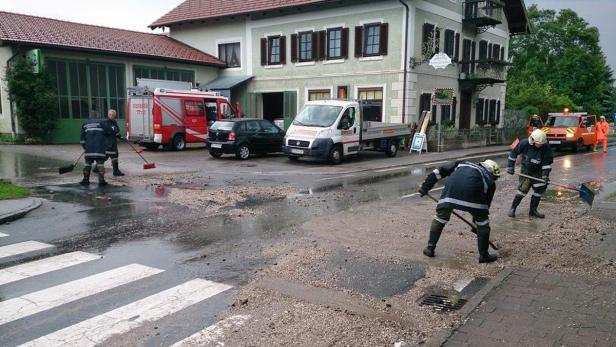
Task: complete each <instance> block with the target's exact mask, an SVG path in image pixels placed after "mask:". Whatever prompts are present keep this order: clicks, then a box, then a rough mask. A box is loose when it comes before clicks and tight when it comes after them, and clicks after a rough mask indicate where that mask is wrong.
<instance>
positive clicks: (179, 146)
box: [171, 134, 186, 151]
mask: <svg viewBox="0 0 616 347" xmlns="http://www.w3.org/2000/svg"><path fill="white" fill-rule="evenodd" d="M185 148H186V140H185V139H184V135H180V134H177V135H175V136H174V137H173V139H172V140H171V149H173V150H174V151H183V150H184V149H185Z"/></svg>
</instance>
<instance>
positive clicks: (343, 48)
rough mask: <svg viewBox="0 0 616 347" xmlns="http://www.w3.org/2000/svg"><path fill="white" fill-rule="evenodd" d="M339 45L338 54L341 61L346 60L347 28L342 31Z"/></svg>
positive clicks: (347, 50) (347, 48) (347, 54)
mask: <svg viewBox="0 0 616 347" xmlns="http://www.w3.org/2000/svg"><path fill="white" fill-rule="evenodd" d="M340 45H341V47H340V49H341V51H340V54H341V55H342V59H346V58H348V57H349V28H343V29H342V40H341V43H340Z"/></svg>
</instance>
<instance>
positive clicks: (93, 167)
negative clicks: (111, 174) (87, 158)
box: [92, 163, 98, 174]
mask: <svg viewBox="0 0 616 347" xmlns="http://www.w3.org/2000/svg"><path fill="white" fill-rule="evenodd" d="M92 172H93V173H95V174H98V164H97V163H94V165H92Z"/></svg>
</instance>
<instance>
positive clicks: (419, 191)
mask: <svg viewBox="0 0 616 347" xmlns="http://www.w3.org/2000/svg"><path fill="white" fill-rule="evenodd" d="M417 193H419V196H421V197H424V196H426V194H428V192H427V191H425V190H424V188H423V187H422V188H419V190H418V191H417Z"/></svg>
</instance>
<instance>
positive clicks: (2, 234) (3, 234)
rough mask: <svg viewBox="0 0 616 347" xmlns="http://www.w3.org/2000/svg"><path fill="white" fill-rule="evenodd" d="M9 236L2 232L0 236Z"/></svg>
mask: <svg viewBox="0 0 616 347" xmlns="http://www.w3.org/2000/svg"><path fill="white" fill-rule="evenodd" d="M7 236H9V234H5V233H0V237H7Z"/></svg>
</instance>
